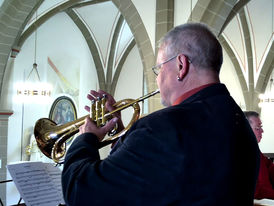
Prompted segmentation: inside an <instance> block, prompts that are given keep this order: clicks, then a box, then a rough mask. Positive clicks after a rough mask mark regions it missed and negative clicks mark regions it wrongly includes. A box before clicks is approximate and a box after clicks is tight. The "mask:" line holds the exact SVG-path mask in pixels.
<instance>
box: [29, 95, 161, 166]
mask: <svg viewBox="0 0 274 206" xmlns="http://www.w3.org/2000/svg"><path fill="white" fill-rule="evenodd" d="M159 92H160V91H159V90H156V91H154V92H151V93H149V94H147V95H145V96H142V97H140V98H138V99H135V100H134V99H125V100H120V101H118V102H116V103H115V104H114V105H113V106H114V108H115V109H114V110H113V111H111V112H108V113H105V103H106V96H103V98H102V99H97V100H96V101H91V106H90V114H89V115H86V116H83V117H81V118H79V119H77V120H74V121H72V122H68V123H66V124H63V125H57V124H56V123H55V122H54V121H52V120H51V119H48V118H41V119H39V120H37V121H36V123H35V126H34V135H35V139H36V142H37V145H38V147H39V149H40V150H41V151H42V153H43V154H44V155H46V156H47V157H48V158H51V159H53V161H54V162H56V163H59V162H60V159H61V158H62V157H63V156H64V155H65V153H66V141H67V140H68V139H69V138H71V137H72V136H73V135H75V134H76V133H78V131H79V127H80V126H81V125H83V124H84V123H85V118H86V117H90V118H91V120H93V121H94V122H95V123H96V124H97V126H98V127H100V126H103V125H105V124H106V122H107V121H108V120H109V119H111V118H112V116H113V114H114V113H115V112H119V111H121V110H124V109H126V108H128V107H130V106H131V107H133V109H134V113H133V116H132V118H131V121H130V122H129V124H128V125H127V126H126V127H125V128H124V129H123V130H122V131H120V132H119V133H117V134H113V135H111V136H110V137H109V138H107V139H106V140H103V141H102V142H101V146H100V147H103V146H105V145H108V144H110V143H111V142H113V141H114V140H116V139H117V138H119V137H121V136H123V135H124V134H125V133H126V132H127V131H128V130H129V128H130V127H131V126H132V125H133V123H134V122H135V121H137V120H138V119H139V115H140V106H139V104H138V102H140V101H143V100H145V99H147V98H149V97H151V96H154V95H155V94H157V93H159Z"/></svg>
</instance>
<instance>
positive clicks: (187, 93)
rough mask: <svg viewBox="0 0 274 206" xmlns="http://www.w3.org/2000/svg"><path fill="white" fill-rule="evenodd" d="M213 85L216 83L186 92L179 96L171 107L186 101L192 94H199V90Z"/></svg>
mask: <svg viewBox="0 0 274 206" xmlns="http://www.w3.org/2000/svg"><path fill="white" fill-rule="evenodd" d="M213 84H217V83H210V84H205V85H202V86H200V87H197V88H194V89H192V90H190V91H188V92H186V93H185V94H183V95H182V96H180V97H179V98H177V99H176V100H175V102H174V103H173V106H175V105H177V104H180V103H181V102H182V101H184V100H186V99H187V98H188V97H190V96H192V95H193V94H195V93H197V92H199V91H200V90H202V89H204V88H206V87H209V86H211V85H213Z"/></svg>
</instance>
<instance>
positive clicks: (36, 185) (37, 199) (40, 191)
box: [7, 162, 64, 206]
mask: <svg viewBox="0 0 274 206" xmlns="http://www.w3.org/2000/svg"><path fill="white" fill-rule="evenodd" d="M7 168H8V170H9V172H10V175H11V177H12V179H13V181H14V183H15V185H16V188H17V189H18V191H19V193H20V195H21V197H22V198H23V200H24V201H25V203H26V205H27V206H36V205H37V206H38V205H39V206H57V205H59V204H60V203H62V204H64V200H63V193H62V186H61V170H60V169H59V168H58V167H55V166H54V164H52V163H43V162H21V163H16V164H10V165H7Z"/></svg>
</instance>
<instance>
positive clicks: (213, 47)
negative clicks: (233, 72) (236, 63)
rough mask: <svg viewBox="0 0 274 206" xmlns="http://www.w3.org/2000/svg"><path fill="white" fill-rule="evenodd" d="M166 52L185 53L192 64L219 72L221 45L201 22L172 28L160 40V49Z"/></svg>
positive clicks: (221, 60)
mask: <svg viewBox="0 0 274 206" xmlns="http://www.w3.org/2000/svg"><path fill="white" fill-rule="evenodd" d="M163 48H165V49H166V51H165V52H166V54H168V55H172V56H173V55H177V54H180V53H183V54H185V55H186V56H187V57H188V58H189V60H190V61H191V63H192V64H193V65H194V66H197V67H199V68H205V69H212V70H214V71H216V72H217V73H219V72H220V69H221V65H222V63H223V52H222V47H221V45H220V43H219V41H218V40H217V38H216V37H215V35H214V34H213V33H212V32H211V31H210V30H209V28H208V27H207V26H206V25H204V24H201V23H187V24H183V25H180V26H177V27H175V28H173V29H172V30H171V31H169V32H168V33H167V34H166V35H165V36H164V37H163V38H162V39H161V40H160V49H163Z"/></svg>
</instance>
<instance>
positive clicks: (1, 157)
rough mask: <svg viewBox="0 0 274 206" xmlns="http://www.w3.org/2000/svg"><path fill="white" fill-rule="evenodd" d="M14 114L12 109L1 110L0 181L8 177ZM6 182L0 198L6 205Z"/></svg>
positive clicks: (2, 187)
mask: <svg viewBox="0 0 274 206" xmlns="http://www.w3.org/2000/svg"><path fill="white" fill-rule="evenodd" d="M12 114H13V112H12V111H1V110H0V181H4V180H6V178H7V168H6V165H7V154H8V153H7V148H8V123H9V117H10V116H11V115H12ZM6 184H7V183H3V184H0V198H1V200H2V202H3V204H4V205H6V188H7V187H6Z"/></svg>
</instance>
